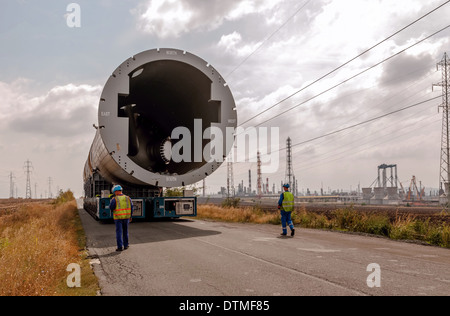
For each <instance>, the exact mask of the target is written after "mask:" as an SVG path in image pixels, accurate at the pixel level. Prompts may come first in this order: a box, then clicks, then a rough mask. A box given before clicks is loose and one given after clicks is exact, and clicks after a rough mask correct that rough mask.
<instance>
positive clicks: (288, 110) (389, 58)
mask: <svg viewBox="0 0 450 316" xmlns="http://www.w3.org/2000/svg"><path fill="white" fill-rule="evenodd" d="M448 28H450V25H447V26H446V27H444V28H442V29H440V30H439V31H437V32H434V33H433V34H431V35H429V36H427V37H425V38H424V39H422V40H420V41H418V42H416V43H415V44H413V45H411V46H409V47H407V48H405V49H402V50H401V51H399V52H398V53H396V54H394V55H392V56H390V57H388V58H386V59H384V60H382V61H380V62H379V63H377V64H375V65H373V66H371V67H369V68H367V69H365V70H363V71H361V72H359V73H357V74H356V75H353V76H351V77H350V78H348V79H346V80H344V81H341V82H340V83H338V84H336V85H334V86H332V87H331V88H328V89H326V90H324V91H322V92H320V93H319V94H316V95H315V96H313V97H311V98H309V99H307V100H306V101H303V102H302V103H299V104H297V105H295V106H293V107H291V108H289V109H287V110H285V111H283V112H281V113H279V114H277V115H275V116H272V117H271V118H270V119H267V120H265V121H264V122H261V123H259V124H257V125H256V126H260V125H262V124H264V123H267V122H269V121H271V120H273V119H275V118H277V117H280V116H282V115H283V114H286V113H288V112H290V111H292V110H293V109H295V108H297V107H299V106H301V105H303V104H305V103H307V102H309V101H312V100H314V99H316V98H318V97H319V96H321V95H323V94H325V93H327V92H329V91H331V90H334V89H336V88H337V87H339V86H341V85H343V84H344V83H346V82H348V81H350V80H352V79H355V78H356V77H358V76H360V75H362V74H364V73H366V72H368V71H369V70H371V69H373V68H375V67H378V66H379V65H381V64H383V63H385V62H387V61H389V60H391V59H392V58H394V57H397V56H398V55H400V54H402V53H404V52H405V51H407V50H409V49H411V48H413V47H414V46H417V45H419V44H420V43H422V42H424V41H426V40H428V39H430V38H431V37H433V36H435V35H437V34H439V33H441V32H443V31H445V30H446V29H448Z"/></svg>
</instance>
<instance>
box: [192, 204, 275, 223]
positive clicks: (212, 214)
mask: <svg viewBox="0 0 450 316" xmlns="http://www.w3.org/2000/svg"><path fill="white" fill-rule="evenodd" d="M197 218H200V219H212V220H221V221H226V222H234V223H256V224H278V223H281V220H279V216H278V215H277V214H274V213H268V212H263V211H261V210H260V209H258V208H235V207H229V208H228V207H220V206H215V205H199V206H198V212H197Z"/></svg>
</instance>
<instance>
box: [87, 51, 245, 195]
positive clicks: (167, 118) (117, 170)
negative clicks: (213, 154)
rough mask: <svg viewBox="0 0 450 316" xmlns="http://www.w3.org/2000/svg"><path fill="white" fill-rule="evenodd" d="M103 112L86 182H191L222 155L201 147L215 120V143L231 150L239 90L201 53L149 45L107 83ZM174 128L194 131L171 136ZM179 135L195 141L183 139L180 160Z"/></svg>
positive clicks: (169, 184)
mask: <svg viewBox="0 0 450 316" xmlns="http://www.w3.org/2000/svg"><path fill="white" fill-rule="evenodd" d="M98 116H99V122H98V126H97V127H96V128H97V134H96V136H95V139H94V141H93V144H92V147H91V150H90V152H89V157H88V160H87V162H86V165H85V169H84V180H85V183H86V182H87V181H89V180H90V179H92V178H93V176H94V175H100V176H101V177H102V178H103V179H105V180H106V181H108V182H110V183H118V184H125V185H126V184H131V185H134V186H140V185H143V186H146V185H147V186H155V187H181V186H187V185H190V184H194V183H196V182H198V181H201V180H202V179H203V178H205V177H206V176H208V175H210V174H212V173H213V172H214V171H215V170H217V168H218V167H219V166H220V165H221V164H222V163H223V159H214V160H212V159H209V158H208V155H207V154H204V153H207V152H208V148H209V147H208V146H210V144H211V139H208V137H207V136H208V134H209V133H210V132H211V128H213V130H214V131H216V133H215V134H217V131H219V132H220V131H221V132H222V135H223V136H224V137H223V148H220V150H219V149H218V148H215V150H216V151H217V150H219V151H221V152H222V153H223V157H226V156H227V155H228V153H229V151H230V150H231V146H232V142H229V141H228V143H227V141H225V137H226V136H227V132H228V135H229V134H230V130H234V129H235V128H236V125H237V112H236V106H235V102H234V98H233V95H232V93H231V91H230V88H229V87H228V85H227V84H226V82H225V80H224V79H223V78H222V76H221V75H220V74H219V73H218V72H217V70H216V69H214V68H213V67H212V66H211V65H210V64H208V63H207V62H206V61H204V60H203V59H201V58H199V57H197V56H195V55H193V54H190V53H188V52H185V51H182V50H177V49H154V50H149V51H145V52H142V53H140V54H138V55H136V56H133V57H131V58H129V59H128V60H126V61H125V62H124V63H122V64H121V65H120V66H119V67H118V68H117V69H116V70H115V71H114V73H113V74H112V75H111V77H110V78H109V80H108V82H107V83H106V85H105V87H104V90H103V93H102V95H101V99H100V105H99V114H98ZM229 128H231V129H229ZM174 130H181V131H185V132H190V138H188V137H187V136H186V135H185V134H183V135H182V136H181V135H180V137H178V138H174V137H173V132H174ZM177 135H178V134H177ZM188 136H189V135H188ZM179 142H184V144H185V145H186V144H190V146H191V149H192V151H191V152H190V153H188V152H187V147H188V146H184V147H182V150H181V152H178V153H177V154H178V155H182V156H183V157H184V159H182V160H181V161H180V159H173V155H174V153H173V152H172V149H173V148H175V147H178V149H179V148H180V146H177V144H178V143H179Z"/></svg>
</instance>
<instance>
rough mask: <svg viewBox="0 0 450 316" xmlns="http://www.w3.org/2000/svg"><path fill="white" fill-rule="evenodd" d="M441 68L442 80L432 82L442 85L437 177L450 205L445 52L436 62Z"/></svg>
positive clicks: (449, 91) (448, 67)
mask: <svg viewBox="0 0 450 316" xmlns="http://www.w3.org/2000/svg"><path fill="white" fill-rule="evenodd" d="M439 68H441V70H442V82H440V83H437V84H434V85H433V88H434V87H436V86H437V87H442V101H443V102H442V104H441V105H440V106H439V108H442V109H443V118H442V142H441V171H440V179H439V188H440V190H439V191H440V192H439V195H444V194H445V195H446V197H447V200H446V202H447V204H448V205H450V191H449V189H450V188H449V182H450V122H449V101H450V100H449V97H450V89H449V88H450V87H449V85H450V77H449V76H450V60H449V58H448V56H447V53H445V54H444V57H443V58H442V61H441V62H440V63H438V64H437V69H438V70H439Z"/></svg>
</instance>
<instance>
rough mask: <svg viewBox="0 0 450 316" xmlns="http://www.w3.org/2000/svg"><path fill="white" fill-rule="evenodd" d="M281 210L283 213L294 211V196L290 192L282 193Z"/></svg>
mask: <svg viewBox="0 0 450 316" xmlns="http://www.w3.org/2000/svg"><path fill="white" fill-rule="evenodd" d="M283 194H284V198H283V210H284V211H285V212H292V211H293V210H294V205H295V202H294V195H293V194H292V193H291V192H284V193H283Z"/></svg>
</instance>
